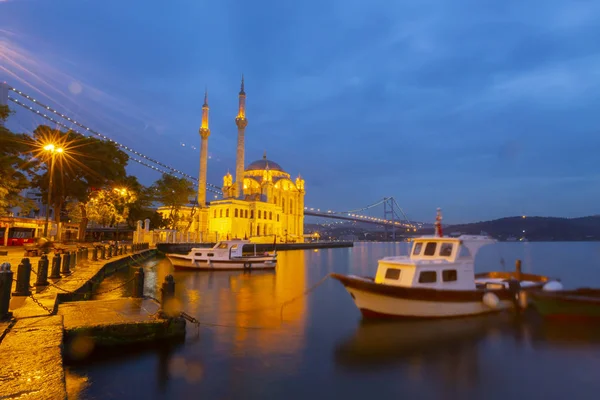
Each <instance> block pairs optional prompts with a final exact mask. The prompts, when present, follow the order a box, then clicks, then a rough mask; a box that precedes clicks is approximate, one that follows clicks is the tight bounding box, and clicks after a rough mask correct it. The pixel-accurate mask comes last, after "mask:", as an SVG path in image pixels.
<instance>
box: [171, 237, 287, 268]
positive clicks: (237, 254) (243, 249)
mask: <svg viewBox="0 0 600 400" xmlns="http://www.w3.org/2000/svg"><path fill="white" fill-rule="evenodd" d="M166 256H167V258H168V259H169V261H171V264H173V267H174V268H175V269H189V270H202V271H236V270H272V269H275V267H276V266H277V250H275V251H274V252H273V253H268V252H265V253H260V254H259V253H257V252H256V244H251V243H250V241H249V240H242V239H233V240H224V241H220V242H218V243H217V244H215V245H214V247H212V248H206V247H204V248H201V247H195V248H193V249H191V250H190V251H189V252H188V253H187V254H176V253H169V254H167V255H166Z"/></svg>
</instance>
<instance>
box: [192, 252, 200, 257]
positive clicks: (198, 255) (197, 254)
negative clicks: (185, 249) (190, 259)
mask: <svg viewBox="0 0 600 400" xmlns="http://www.w3.org/2000/svg"><path fill="white" fill-rule="evenodd" d="M194 256H196V257H202V253H196V254H194Z"/></svg>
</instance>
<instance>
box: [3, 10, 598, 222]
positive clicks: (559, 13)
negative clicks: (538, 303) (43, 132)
mask: <svg viewBox="0 0 600 400" xmlns="http://www.w3.org/2000/svg"><path fill="white" fill-rule="evenodd" d="M598 21H600V2H598V1H575V0H572V1H566V0H565V1H554V0H528V1H522V0H520V1H514V0H507V1H495V2H489V1H481V0H456V1H444V0H415V1H400V0H398V1H391V0H389V1H380V0H369V1H357V0H343V1H342V0H329V1H317V0H305V1H286V0H269V1H261V0H256V1H239V0H238V1H232V0H219V1H202V0H194V1H192V0H179V1H150V0H145V1H139V0H87V1H86V0H52V1H51V0H8V1H7V0H0V57H1V61H2V62H1V63H0V80H5V81H7V82H8V83H9V84H11V85H12V86H14V87H16V88H18V89H21V90H23V91H25V92H27V93H29V94H31V95H33V96H37V97H38V99H39V100H40V101H43V102H46V103H48V105H51V106H53V107H56V108H57V109H58V110H62V111H68V113H69V115H71V116H73V117H75V118H77V119H78V120H80V121H81V122H82V123H84V124H85V125H87V126H89V127H91V128H93V129H96V130H98V131H100V132H103V133H105V134H106V135H107V136H110V137H112V138H114V139H115V140H117V141H119V142H122V143H124V144H126V145H128V146H131V147H133V148H134V149H136V150H138V151H141V152H142V153H144V154H146V155H148V156H151V157H154V158H156V159H159V160H160V161H162V162H164V163H167V164H170V165H172V166H174V167H176V168H179V169H181V170H184V171H185V172H187V173H189V174H193V175H196V174H197V170H198V155H199V152H198V149H197V148H198V145H199V140H200V139H199V135H198V127H199V124H200V117H201V106H202V98H203V94H204V88H205V87H206V86H208V90H209V103H210V107H211V114H210V128H211V131H212V134H211V137H210V141H209V152H210V154H211V157H212V158H211V160H210V162H209V173H208V174H209V181H210V182H212V183H215V184H218V185H221V183H222V176H223V174H225V173H226V172H227V170H228V169H229V170H230V171H232V172H233V171H234V169H235V168H234V165H235V143H236V134H237V131H236V126H235V123H234V118H235V115H236V110H237V93H238V91H239V83H240V75H241V74H242V72H243V73H244V75H245V77H246V92H247V117H248V121H249V124H248V128H247V129H246V161H247V163H248V162H250V161H252V160H255V159H259V158H261V157H262V154H263V151H265V150H266V151H267V155H268V157H269V158H270V159H272V160H274V161H277V162H278V163H280V164H281V165H282V166H283V167H284V168H285V169H286V170H287V171H288V172H290V173H291V174H292V176H293V177H295V176H297V175H298V173H300V174H301V175H302V176H303V177H304V178H305V179H306V187H307V195H306V204H307V205H308V206H311V207H320V208H321V209H334V210H347V209H353V208H358V207H360V206H364V205H367V204H370V203H373V202H375V201H376V200H378V199H380V198H382V197H384V196H395V197H396V199H397V200H398V202H399V203H400V205H401V206H402V207H403V208H404V210H405V211H406V212H407V213H408V215H409V217H411V218H414V219H418V220H425V221H432V220H433V218H434V216H435V208H436V207H442V208H443V210H444V217H445V218H444V221H445V222H447V223H452V222H469V221H477V220H483V219H491V218H497V217H502V216H509V215H520V214H523V213H524V214H527V215H553V216H583V215H590V214H597V213H598V204H600V179H599V175H600V161H599V156H598V155H599V154H598V153H599V151H600V135H599V134H598V131H599V130H600V90H599V89H600V41H599V40H598V38H600V24H599V23H598ZM42 121H43V120H41V119H39V118H38V117H36V116H34V115H32V114H31V113H28V112H27V111H25V110H19V112H18V113H17V115H16V116H15V117H13V118H12V120H11V121H10V125H9V127H11V128H12V129H15V130H30V129H32V127H33V126H35V125H37V124H38V123H40V122H42ZM131 164H132V165H131V167H130V172H131V173H133V174H136V175H138V176H139V178H140V180H141V181H142V182H143V183H145V184H150V183H152V182H153V181H154V180H156V179H157V178H158V177H159V176H158V174H156V173H155V172H154V171H152V170H149V169H147V168H144V167H142V166H139V165H137V164H135V163H133V162H132V163H131Z"/></svg>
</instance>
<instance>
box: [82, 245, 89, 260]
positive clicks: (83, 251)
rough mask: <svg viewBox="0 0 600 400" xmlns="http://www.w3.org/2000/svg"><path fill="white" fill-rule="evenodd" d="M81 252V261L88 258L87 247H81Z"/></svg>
mask: <svg viewBox="0 0 600 400" xmlns="http://www.w3.org/2000/svg"><path fill="white" fill-rule="evenodd" d="M82 254H83V261H87V260H88V259H89V253H88V248H87V247H84V248H83V250H82Z"/></svg>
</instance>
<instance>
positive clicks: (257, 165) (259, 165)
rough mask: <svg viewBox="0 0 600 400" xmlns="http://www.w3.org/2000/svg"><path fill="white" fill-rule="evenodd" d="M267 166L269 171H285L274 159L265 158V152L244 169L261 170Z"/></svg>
mask: <svg viewBox="0 0 600 400" xmlns="http://www.w3.org/2000/svg"><path fill="white" fill-rule="evenodd" d="M267 168H269V169H270V170H271V171H280V172H285V171H284V170H283V168H281V165H279V164H277V163H276V162H275V161H271V160H267V155H266V154H265V155H264V156H263V158H262V159H261V160H256V161H254V162H251V163H250V164H249V165H248V166H247V167H246V171H263V170H265V169H267Z"/></svg>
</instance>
